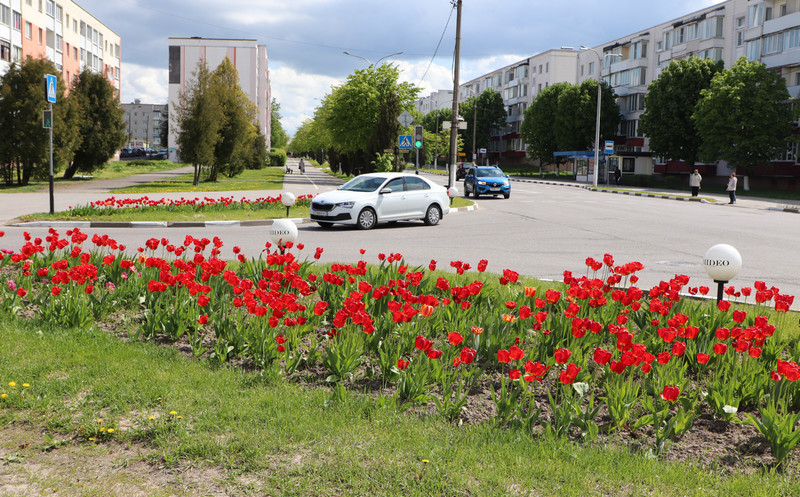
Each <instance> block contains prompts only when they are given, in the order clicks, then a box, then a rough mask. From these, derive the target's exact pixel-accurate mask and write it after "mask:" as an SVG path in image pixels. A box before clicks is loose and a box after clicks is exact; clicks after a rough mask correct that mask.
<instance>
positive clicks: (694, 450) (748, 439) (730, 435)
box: [97, 313, 800, 476]
mask: <svg viewBox="0 0 800 497" xmlns="http://www.w3.org/2000/svg"><path fill="white" fill-rule="evenodd" d="M118 318H119V316H116V317H115V316H111V317H110V318H109V319H107V320H105V321H103V322H98V323H97V326H98V327H100V328H101V329H104V330H105V331H107V332H109V333H112V334H115V335H116V336H117V337H118V338H120V339H122V340H124V341H129V336H128V330H126V329H123V328H121V327H120V322H121V321H123V322H128V323H131V324H135V322H136V320H137V319H140V318H141V316H140V315H138V316H137V315H133V316H132V315H131V314H130V313H127V314H126V315H125V318H124V319H122V320H120V319H118ZM327 331H328V330H326V329H320V330H318V334H319V337H320V338H323V337H325V336H327ZM156 342H158V343H160V344H161V345H162V346H166V347H174V348H176V349H177V350H178V351H179V352H181V353H182V354H184V355H186V356H192V347H191V345H190V344H189V342H188V340H186V339H182V340H178V341H170V340H168V339H166V338H165V337H157V338H156ZM207 342H208V343H207V344H206V345H207V346H210V345H212V343H213V333H211V332H209V334H208V337H207ZM230 365H231V366H233V367H239V368H245V369H248V370H252V369H254V367H253V365H252V363H251V362H250V361H242V360H240V359H238V358H237V359H234V361H233V362H231V363H230ZM371 367H372V365H370V364H367V365H366V366H362V368H361V369H360V370H359V372H358V373H357V374H356V375H354V378H353V379H352V380H347V381H345V386H346V388H347V391H348V394H349V395H367V396H369V397H372V398H373V399H374V400H376V401H377V400H378V399H379V398H380V397H391V396H392V395H393V394H394V393H395V390H396V387H395V386H394V385H391V384H390V385H387V386H384V385H383V382H382V381H381V379H380V378H375V377H370V374H369V371H370V369H371ZM375 369H376V370H377V366H375ZM328 375H329V373H328V372H327V371H326V370H325V369H324V368H323V367H322V366H321V365H314V366H312V367H302V366H301V367H300V368H298V370H297V371H296V372H295V373H293V374H291V375H289V376H288V377H287V378H286V380H287V381H290V382H293V383H295V384H297V385H298V386H302V387H304V388H321V389H330V388H331V384H330V383H328V382H326V378H327V377H328ZM502 377H503V375H502V374H501V373H499V372H484V374H483V375H482V376H481V379H480V380H479V381H478V382H476V384H475V385H474V386H473V387H472V389H471V390H470V392H469V397H468V401H467V403H466V406H465V407H464V410H463V413H462V415H461V416H460V417H459V418H458V419H456V420H454V421H453V423H455V424H478V423H493V422H494V418H495V416H496V413H497V409H496V406H495V403H494V401H493V400H492V393H491V392H492V389H494V390H495V391H499V390H500V381H501V379H502ZM560 386H561V385H560V384H559V383H558V382H557V381H556V380H555V379H553V378H546V379H545V380H544V381H543V382H542V383H539V384H538V385H537V386H536V392H537V394H536V397H535V404H536V409H541V419H542V420H543V421H546V420H549V419H550V417H551V415H552V413H551V408H550V403H549V400H548V395H547V392H548V390H549V391H550V392H554V391H555V390H556V389H558V388H559V387H560ZM430 394H431V395H433V396H439V397H440V398H441V392H440V391H431V392H430ZM594 395H595V399H596V403H597V399H598V397H599V396H600V395H602V394H601V393H600V392H599V391H595V392H594ZM698 405H700V406H701V407H702V408H705V409H703V411H702V412H701V413H699V414H698V415H697V417H696V418H695V420H694V424H693V426H692V428H691V429H690V430H689V431H688V432H686V433H684V434H683V435H682V436H680V437H679V438H678V439H677V440H674V441H670V442H668V445H667V448H666V449H665V451H664V452H663V453H662V455H661V456H660V457H662V458H663V459H666V460H667V461H674V462H680V463H692V464H700V465H702V466H703V467H706V468H708V469H709V470H714V471H720V472H722V473H723V474H726V473H727V474H745V475H752V474H757V473H759V472H761V471H764V470H769V469H770V468H772V467H773V466H774V465H775V458H774V457H773V456H772V454H771V451H770V447H769V444H768V443H767V441H766V440H765V439H764V437H763V436H762V435H761V434H759V433H758V431H757V430H756V429H755V427H753V426H751V425H749V424H744V423H743V422H741V421H744V419H745V414H746V412H747V411H744V410H743V411H740V412H739V413H737V415H736V417H737V419H739V421H740V422H739V423H737V422H726V421H723V420H718V419H715V417H714V415H713V413H712V412H710V410H709V409H708V406H706V405H705V404H702V403H698ZM405 409H406V413H407V414H408V415H412V416H438V415H439V413H438V411H437V408H436V405H435V404H434V402H433V401H432V400H431V401H430V402H428V403H427V404H415V405H411V406H407V407H406V408H405ZM750 412H751V413H752V414H755V415H757V414H758V413H757V411H756V410H751V411H750ZM643 414H644V413H642V412H640V413H639V416H641V415H643ZM596 422H597V424H598V425H599V426H600V434H599V436H598V438H597V439H596V440H595V441H593V442H590V443H591V444H593V445H595V446H597V447H601V448H602V447H608V446H612V447H623V448H625V449H626V450H628V451H630V452H631V453H632V454H640V455H641V456H642V457H655V456H653V447H654V445H655V441H654V440H655V439H654V436H653V433H652V427H651V426H649V425H647V426H645V427H643V428H641V429H639V430H638V431H635V432H631V431H622V432H615V431H613V429H610V428H611V418H610V417H609V415H608V410H607V408H606V406H605V405H604V404H602V405H601V408H600V411H599V413H598V416H597V419H596ZM498 429H513V428H507V427H499V428H498ZM537 431H538V433H539V434H542V430H541V427H537ZM569 438H570V440H571V441H573V442H578V443H581V437H580V433H579V432H578V430H577V429H575V427H573V431H572V432H571V433H570V437H569ZM784 470H785V472H786V474H787V475H789V476H792V475H800V461H798V458H797V457H794V458H793V459H792V460H791V461H789V462H788V463H787V464H786V467H785V468H784Z"/></svg>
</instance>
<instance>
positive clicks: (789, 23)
mask: <svg viewBox="0 0 800 497" xmlns="http://www.w3.org/2000/svg"><path fill="white" fill-rule="evenodd" d="M797 26H800V11H798V12H792V13H791V14H786V15H785V16H781V17H777V18H775V19H770V20H769V21H766V22H764V34H765V35H768V34H772V33H778V32H780V31H784V30H786V29H791V28H796V27H797ZM748 34H749V32H748Z"/></svg>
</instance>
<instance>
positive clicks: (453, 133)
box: [447, 0, 462, 188]
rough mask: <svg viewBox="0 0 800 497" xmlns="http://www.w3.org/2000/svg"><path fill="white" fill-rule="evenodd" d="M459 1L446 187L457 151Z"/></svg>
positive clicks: (457, 0) (458, 3) (452, 181)
mask: <svg viewBox="0 0 800 497" xmlns="http://www.w3.org/2000/svg"><path fill="white" fill-rule="evenodd" d="M461 1H462V0H454V2H455V6H456V53H455V63H454V71H453V116H452V121H451V123H450V171H449V174H448V180H447V187H448V188H450V187H451V186H453V185H454V184H455V182H456V168H455V166H456V153H457V152H458V150H457V147H458V67H459V63H460V60H461Z"/></svg>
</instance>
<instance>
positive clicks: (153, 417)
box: [147, 416, 156, 421]
mask: <svg viewBox="0 0 800 497" xmlns="http://www.w3.org/2000/svg"><path fill="white" fill-rule="evenodd" d="M155 419H156V417H155V416H150V417H149V418H147V420H148V421H153V420H155Z"/></svg>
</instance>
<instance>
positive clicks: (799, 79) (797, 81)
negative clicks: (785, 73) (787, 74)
mask: <svg viewBox="0 0 800 497" xmlns="http://www.w3.org/2000/svg"><path fill="white" fill-rule="evenodd" d="M794 85H795V86H800V72H796V73H794Z"/></svg>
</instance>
